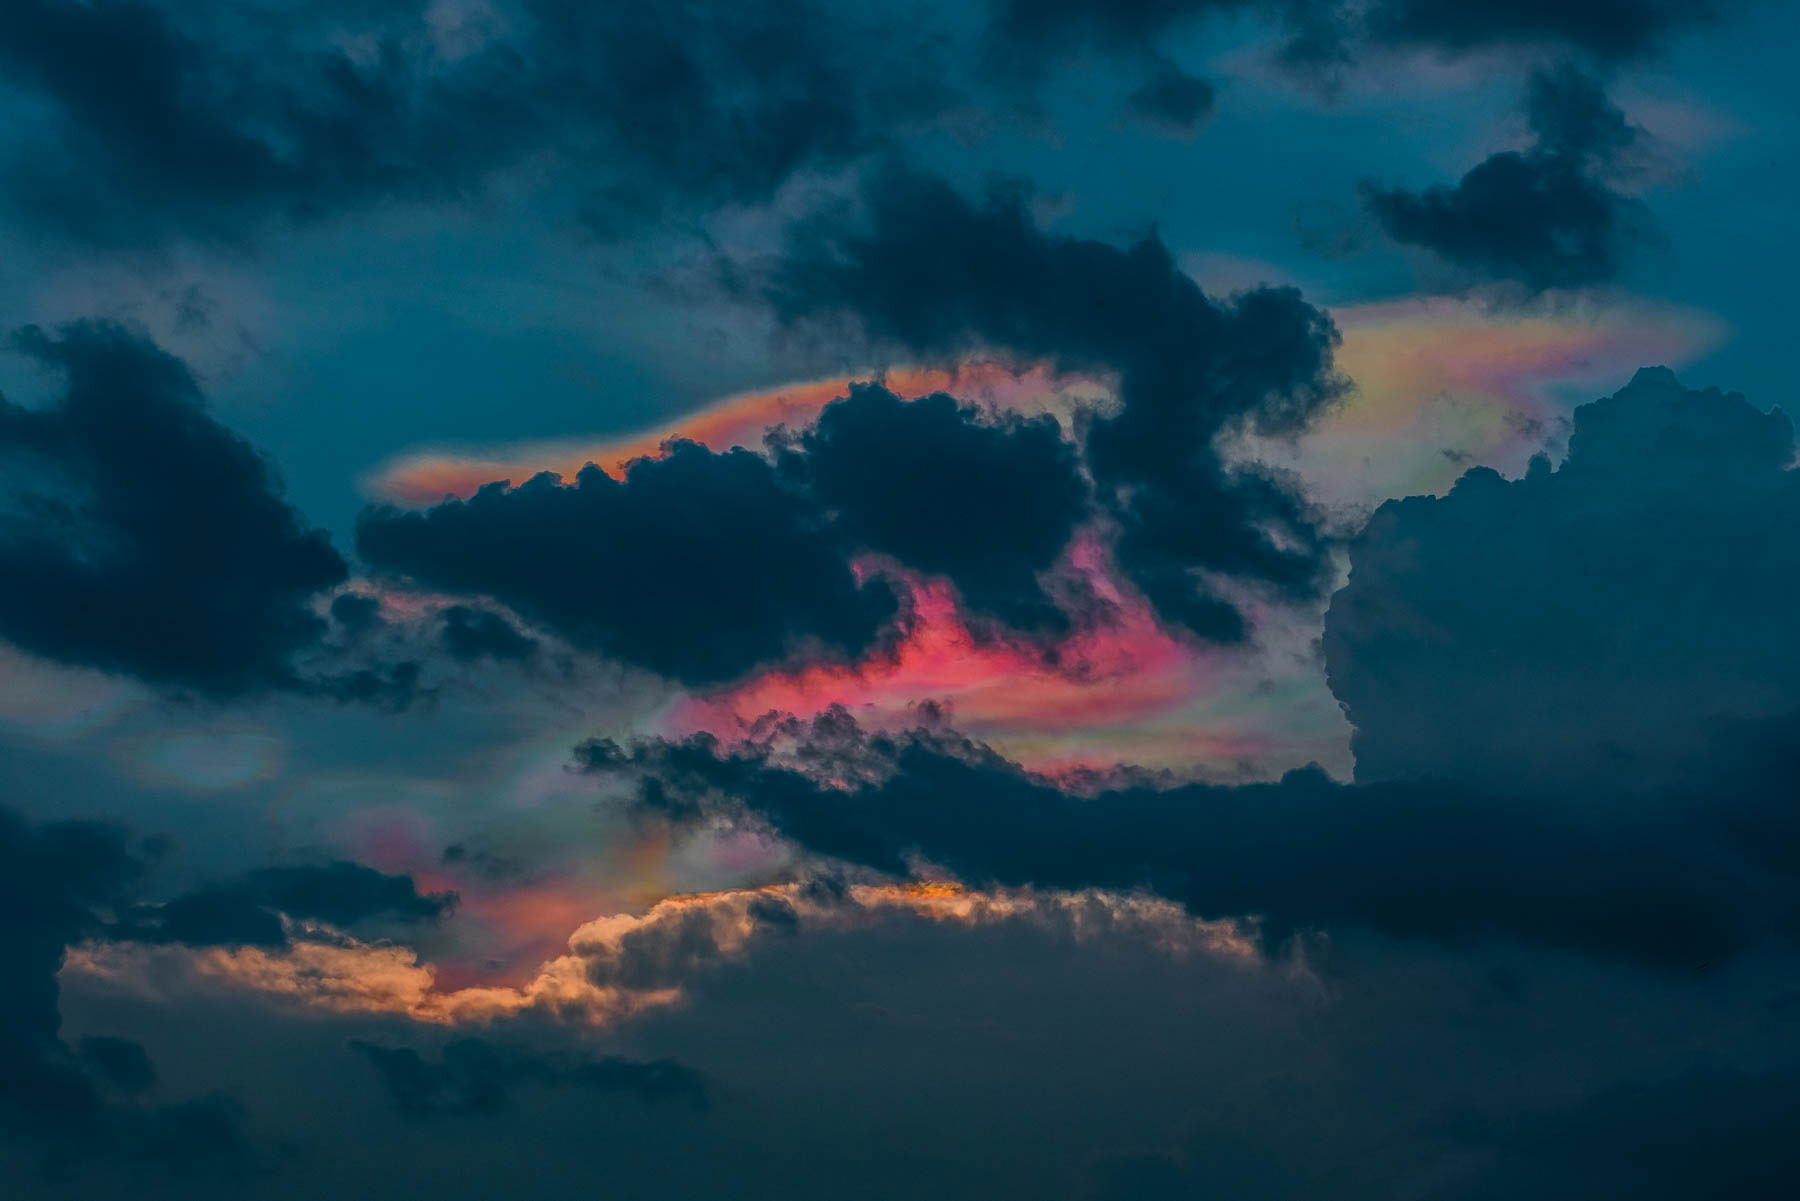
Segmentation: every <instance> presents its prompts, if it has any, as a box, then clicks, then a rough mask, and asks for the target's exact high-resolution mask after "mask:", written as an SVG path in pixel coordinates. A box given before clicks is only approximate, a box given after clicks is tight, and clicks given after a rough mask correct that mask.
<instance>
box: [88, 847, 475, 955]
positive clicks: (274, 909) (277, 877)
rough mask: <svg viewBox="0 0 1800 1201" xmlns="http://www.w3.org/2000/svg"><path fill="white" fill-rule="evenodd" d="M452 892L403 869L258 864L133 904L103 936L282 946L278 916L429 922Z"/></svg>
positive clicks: (442, 911) (283, 931) (349, 922)
mask: <svg viewBox="0 0 1800 1201" xmlns="http://www.w3.org/2000/svg"><path fill="white" fill-rule="evenodd" d="M456 900H457V898H456V894H454V893H433V894H430V895H424V894H421V893H420V892H419V891H418V889H417V886H416V885H415V884H414V883H413V880H412V877H410V876H390V875H388V874H386V873H385V872H379V871H376V870H375V869H374V868H371V867H364V866H363V865H362V864H359V863H348V862H344V861H341V860H340V861H338V862H335V863H329V864H324V865H318V866H311V865H308V866H296V867H264V868H257V869H256V870H254V871H252V872H249V873H248V874H246V875H245V876H243V877H242V878H241V879H239V880H237V881H234V882H232V883H229V884H221V885H213V886H209V887H205V888H200V889H197V890H195V891H193V892H188V893H183V894H182V895H180V896H178V897H175V898H174V899H172V900H170V901H168V902H166V903H163V904H160V905H139V906H137V907H136V908H135V910H134V912H133V915H132V920H131V921H129V922H128V923H126V924H125V925H123V926H122V927H120V928H117V929H115V930H113V931H111V932H110V933H111V936H112V937H115V938H124V939H127V940H136V941H145V942H174V943H183V944H186V945H188V946H196V947H208V946H252V947H283V946H286V945H287V943H288V937H289V936H288V929H287V926H286V924H285V923H284V922H283V920H282V919H283V917H284V916H285V917H288V918H295V919H300V920H303V921H322V922H326V923H329V924H330V925H332V926H337V927H344V928H354V927H356V926H358V925H360V924H362V923H364V922H369V921H375V920H389V921H395V922H401V923H421V922H435V921H438V920H439V919H441V918H443V917H444V916H445V915H446V914H448V913H449V912H450V911H451V910H452V909H454V908H455V906H456Z"/></svg>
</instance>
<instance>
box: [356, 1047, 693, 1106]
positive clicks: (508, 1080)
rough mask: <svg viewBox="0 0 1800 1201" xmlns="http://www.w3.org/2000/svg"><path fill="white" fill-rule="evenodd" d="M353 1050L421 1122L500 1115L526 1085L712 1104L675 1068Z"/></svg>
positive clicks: (500, 1050)
mask: <svg viewBox="0 0 1800 1201" xmlns="http://www.w3.org/2000/svg"><path fill="white" fill-rule="evenodd" d="M350 1047H351V1049H352V1050H353V1051H355V1052H356V1053H357V1054H359V1055H361V1056H362V1057H363V1058H364V1059H366V1060H368V1062H369V1065H370V1066H371V1067H372V1068H374V1069H375V1072H376V1073H377V1074H378V1075H379V1076H380V1077H381V1081H382V1083H383V1085H384V1086H385V1087H386V1088H387V1091H388V1096H389V1097H390V1098H392V1100H393V1103H394V1105H395V1107H396V1108H397V1109H399V1110H400V1111H401V1112H402V1113H406V1114H411V1115H413V1116H416V1117H423V1116H426V1115H432V1114H478V1113H496V1112H498V1111H500V1110H502V1109H504V1108H505V1107H506V1105H507V1102H508V1098H509V1096H510V1094H511V1093H512V1091H513V1090H514V1089H516V1088H517V1087H519V1086H520V1085H525V1084H532V1085H539V1086H548V1087H563V1088H576V1089H584V1090H591V1091H593V1092H602V1093H630V1094H632V1095H634V1096H637V1097H639V1098H640V1099H642V1100H645V1101H662V1100H669V1099H680V1100H684V1101H686V1102H688V1103H689V1104H690V1105H695V1106H700V1107H704V1106H705V1104H706V1085H705V1082H704V1081H703V1080H702V1079H701V1077H700V1076H699V1075H698V1074H697V1073H696V1072H694V1071H693V1070H692V1069H690V1068H687V1067H684V1066H683V1065H681V1064H678V1063H674V1062H671V1061H669V1060H657V1061H654V1062H639V1061H636V1060H631V1059H621V1058H619V1057H617V1056H612V1055H609V1056H604V1057H601V1058H598V1059H578V1058H574V1057H570V1056H550V1055H543V1054H536V1053H533V1052H530V1051H526V1050H523V1049H520V1048H517V1047H511V1046H507V1045H504V1044H500V1043H495V1042H492V1041H490V1040H487V1039H482V1038H458V1039H453V1040H451V1041H450V1042H449V1043H447V1044H445V1046H444V1050H443V1054H442V1057H441V1058H440V1059H439V1061H438V1062H436V1063H432V1062H431V1061H429V1060H427V1059H426V1058H425V1057H424V1056H422V1055H420V1054H419V1053H418V1052H417V1051H415V1050H414V1049H413V1048H411V1047H381V1046H377V1045H375V1044H373V1043H369V1042H364V1041H362V1040H357V1041H354V1042H352V1043H351V1044H350Z"/></svg>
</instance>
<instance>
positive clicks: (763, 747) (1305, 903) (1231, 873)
mask: <svg viewBox="0 0 1800 1201" xmlns="http://www.w3.org/2000/svg"><path fill="white" fill-rule="evenodd" d="M578 759H579V760H580V761H581V762H583V763H584V764H585V765H586V766H588V768H589V769H590V770H595V771H601V772H612V773H617V772H626V773H629V774H632V775H635V776H636V777H637V778H639V779H640V780H641V785H640V788H641V794H640V800H639V804H640V806H641V807H642V808H643V809H644V810H646V811H649V812H653V813H657V814H660V815H663V816H666V817H668V818H670V819H672V820H675V821H680V822H686V821H694V820H702V821H704V820H724V821H737V822H745V821H749V822H753V823H766V824H767V825H768V826H771V827H773V828H774V829H775V830H777V831H779V832H780V833H782V834H784V835H786V836H787V837H789V838H791V839H793V840H794V841H795V842H796V843H798V844H800V845H801V846H802V847H804V848H806V849H807V850H810V851H812V852H814V853H816V854H819V855H823V856H827V857H830V858H832V859H836V860H841V861H847V862H850V863H854V864H858V865H862V866H865V867H869V868H873V869H875V870H877V871H880V872H884V873H890V874H893V875H900V876H905V875H909V874H911V873H912V872H913V871H914V870H915V868H916V867H917V866H918V865H919V864H921V863H923V864H929V865H933V866H935V867H936V868H939V869H942V870H946V871H948V872H950V873H952V874H953V875H954V876H955V877H956V878H958V879H962V880H965V881H968V882H969V883H971V884H973V885H976V886H980V887H1021V886H1033V887H1038V888H1050V889H1081V888H1099V889H1110V890H1129V889H1133V888H1147V889H1150V890H1152V891H1154V892H1156V893H1157V894H1159V895H1161V896H1165V897H1168V898H1170V899H1171V900H1174V901H1177V902H1179V903H1180V904H1182V905H1184V906H1186V907H1187V908H1188V910H1189V911H1191V912H1192V913H1194V914H1195V915H1196V916H1197V917H1201V918H1206V919H1235V918H1256V919H1259V920H1260V921H1261V922H1262V929H1263V935H1264V938H1265V940H1266V941H1267V942H1269V943H1270V944H1271V945H1275V944H1279V943H1280V942H1281V941H1282V940H1283V939H1285V938H1286V937H1288V936H1289V935H1290V934H1292V933H1294V932H1295V931H1302V930H1310V929H1325V930H1333V929H1349V930H1354V929H1373V930H1378V931H1382V932H1385V933H1389V934H1394V935H1399V936H1404V937H1415V938H1427V939H1433V940H1438V941H1443V942H1447V943H1460V944H1467V943H1471V942H1476V941H1480V940H1483V939H1493V938H1511V939H1520V940H1525V941H1531V942H1539V943H1544V944H1547V945H1550V946H1555V947H1561V948H1566V949H1575V950H1581V951H1586V952H1590V953H1595V954H1600V955H1612V956H1620V957H1624V958H1627V959H1631V960H1635V961H1638V962H1642V963H1647V964H1652V965H1657V966H1661V967H1665V968H1671V969H1677V970H1696V969H1701V968H1705V967H1709V966H1712V965H1714V964H1716V963H1718V962H1720V961H1721V960H1723V959H1724V958H1725V957H1726V956H1728V955H1729V954H1731V953H1732V952H1733V951H1734V950H1736V949H1738V948H1739V947H1741V946H1745V945H1748V944H1749V943H1751V942H1753V941H1756V940H1760V939H1765V938H1767V937H1770V936H1771V935H1773V934H1775V933H1776V932H1777V931H1778V930H1779V929H1780V922H1779V919H1777V918H1776V917H1775V916H1774V915H1772V914H1768V913H1764V912H1763V911H1762V910H1761V907H1760V903H1759V901H1758V897H1759V895H1760V893H1759V890H1760V889H1765V888H1777V889H1780V888H1785V887H1786V886H1785V885H1784V884H1782V883H1781V882H1780V878H1779V874H1776V875H1769V876H1765V875H1762V874H1761V869H1762V868H1765V867H1767V866H1769V864H1768V863H1767V862H1766V861H1765V862H1764V863H1762V864H1759V863H1758V862H1757V861H1756V857H1754V856H1750V855H1746V854H1745V853H1744V848H1743V847H1742V846H1741V845H1739V842H1738V837H1737V836H1738V833H1739V832H1738V831H1737V830H1736V829H1734V828H1733V825H1732V822H1733V819H1734V817H1735V818H1740V819H1752V818H1755V817H1757V816H1759V815H1761V814H1762V813H1764V812H1765V809H1764V807H1765V806H1767V805H1768V804H1769V803H1770V801H1769V798H1768V797H1767V796H1766V795H1757V794H1753V795H1751V796H1748V797H1744V798H1739V799H1734V800H1733V802H1732V806H1733V808H1732V810H1731V812H1730V813H1727V812H1726V811H1724V810H1723V809H1722V808H1721V806H1722V804H1723V802H1722V800H1721V799H1720V798H1716V797H1707V798H1705V800H1704V802H1693V801H1689V802H1686V803H1685V804H1680V803H1676V802H1674V801H1671V800H1668V799H1660V800H1659V799H1658V798H1642V799H1641V801H1640V803H1639V804H1638V805H1637V806H1635V807H1630V806H1624V805H1606V806H1598V805H1590V806H1588V807H1587V808H1585V809H1584V808H1583V804H1582V800H1583V798H1580V797H1574V796H1563V797H1555V798H1532V797H1522V796H1517V795H1510V794H1507V793H1503V792H1492V793H1483V792H1479V791H1475V790H1472V789H1470V788H1469V787H1467V786H1465V785H1462V784H1459V783H1457V782H1454V781H1441V780H1439V781H1420V782H1394V783H1381V784H1368V785H1361V786H1344V785H1339V784H1335V783H1333V782H1332V781H1331V780H1330V779H1329V778H1327V777H1326V776H1325V775H1324V773H1323V772H1320V771H1318V770H1317V769H1308V770H1304V771H1296V772H1290V773H1289V774H1288V775H1287V776H1285V777H1283V778H1282V779H1281V780H1280V781H1278V782H1275V783H1268V784H1252V785H1238V786H1227V785H1205V784H1188V785H1180V786H1168V785H1164V784H1159V783H1156V782H1144V783H1138V782H1133V781H1132V780H1130V779H1129V778H1127V779H1125V780H1124V781H1122V782H1108V781H1107V779H1106V778H1105V777H1104V776H1103V777H1102V778H1101V780H1100V782H1099V783H1098V784H1096V785H1094V786H1092V787H1089V788H1083V787H1081V786H1080V782H1079V781H1077V782H1076V785H1074V786H1071V785H1065V784H1058V783H1056V782H1053V781H1051V780H1048V779H1046V778H1044V777H1041V776H1035V775H1032V774H1031V773H1028V772H1026V771H1024V770H1022V769H1020V768H1019V767H1018V766H1017V765H1015V764H1013V763H1010V762H1008V761H1006V760H1004V759H1002V758H1001V757H1000V756H998V755H997V754H995V753H994V752H993V751H991V750H989V749H988V748H986V747H984V746H981V745H980V744H977V743H973V742H969V741H967V740H963V739H960V738H957V737H956V736H954V735H953V734H950V733H948V732H943V731H932V730H913V731H907V732H902V733H899V734H881V733H868V732H865V731H863V730H861V729H860V728H859V727H858V726H857V725H856V724H855V722H853V721H852V720H851V719H850V718H849V717H848V715H847V714H844V713H843V712H841V711H839V712H836V713H828V714H826V715H824V716H822V717H820V718H817V719H815V720H814V721H812V722H811V723H799V722H790V723H786V724H783V725H778V726H776V727H774V729H773V730H772V732H769V733H767V734H765V735H764V736H763V737H762V738H760V739H759V740H756V741H745V742H742V743H739V744H736V745H730V746H726V745H723V744H721V743H719V742H718V741H716V740H714V739H712V738H710V737H707V736H699V737H696V738H693V739H688V740H684V741H654V740H653V741H648V742H642V743H639V744H636V745H635V746H633V747H632V748H630V749H628V750H623V749H621V748H619V747H617V746H616V745H613V744H611V743H607V742H604V741H601V742H596V743H590V744H588V745H586V746H585V747H583V748H582V749H581V750H580V751H579V752H578ZM1774 832H1775V831H1770V833H1774ZM1780 832H1781V833H1782V834H1784V835H1785V836H1786V837H1787V838H1788V839H1789V844H1787V845H1791V844H1792V838H1793V836H1794V834H1795V833H1796V832H1795V831H1792V830H1781V831H1780ZM1734 873H1737V874H1734ZM1521 879H1530V880H1532V881H1533V886H1532V889H1531V891H1530V893H1529V894H1522V893H1520V892H1519V891H1518V890H1517V888H1516V881H1518V880H1521Z"/></svg>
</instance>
